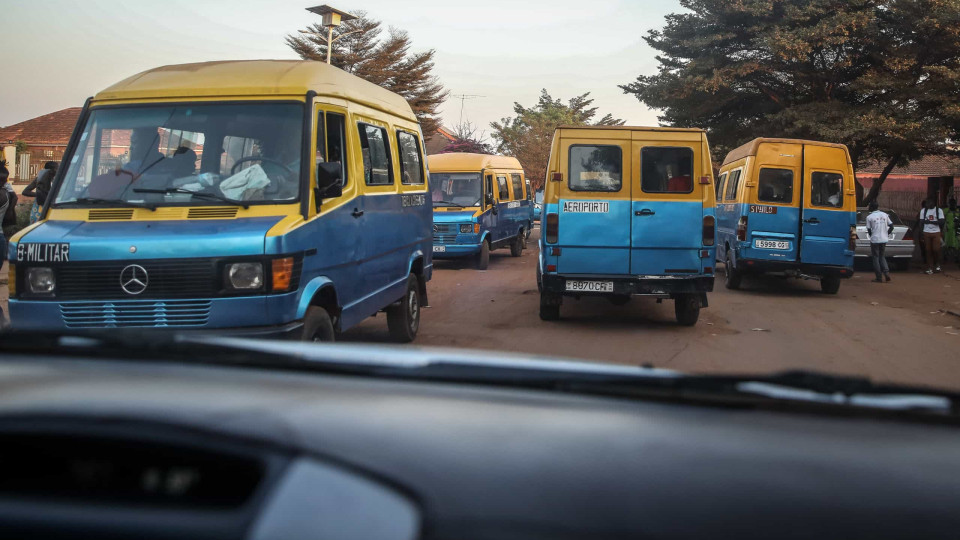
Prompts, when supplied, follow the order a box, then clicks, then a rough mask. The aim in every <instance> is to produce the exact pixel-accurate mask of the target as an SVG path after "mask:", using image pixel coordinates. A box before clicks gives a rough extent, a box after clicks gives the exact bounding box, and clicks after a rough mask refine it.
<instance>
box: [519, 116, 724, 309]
mask: <svg viewBox="0 0 960 540" xmlns="http://www.w3.org/2000/svg"><path fill="white" fill-rule="evenodd" d="M547 167H548V169H547V171H548V172H547V182H546V188H545V195H544V201H543V215H544V218H543V221H542V229H543V230H542V232H543V234H542V236H541V239H540V260H539V264H538V267H537V283H538V285H539V288H540V292H541V295H540V317H541V318H542V319H544V320H554V319H557V318H558V317H559V316H560V304H561V302H562V298H563V297H565V296H572V297H580V296H587V295H600V296H605V297H607V298H609V299H610V301H611V302H613V303H615V304H621V303H625V302H627V301H628V300H629V299H630V297H631V296H633V295H648V296H655V297H657V298H658V299H666V298H672V299H674V300H675V311H676V316H677V320H678V321H679V322H680V323H681V324H685V325H693V324H696V322H697V319H698V318H699V314H700V308H701V307H706V305H707V295H706V293H707V292H709V291H712V290H713V281H714V277H713V266H714V240H715V227H714V225H715V223H714V190H713V172H712V166H711V162H710V149H709V147H708V145H707V136H706V133H704V132H703V130H699V129H679V128H646V127H625V126H623V127H561V128H558V129H557V131H556V132H555V133H554V137H553V146H552V149H551V151H550V160H549V162H548V166H547Z"/></svg>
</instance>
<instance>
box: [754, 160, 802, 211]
mask: <svg viewBox="0 0 960 540" xmlns="http://www.w3.org/2000/svg"><path fill="white" fill-rule="evenodd" d="M757 200H759V201H763V202H775V203H791V202H793V171H791V170H790V169H766V168H763V169H760V180H759V182H758V183H757Z"/></svg>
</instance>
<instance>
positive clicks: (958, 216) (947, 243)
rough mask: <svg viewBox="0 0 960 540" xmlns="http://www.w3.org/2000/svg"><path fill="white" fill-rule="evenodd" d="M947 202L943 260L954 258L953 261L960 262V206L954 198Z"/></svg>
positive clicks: (944, 215)
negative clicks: (959, 206) (958, 206)
mask: <svg viewBox="0 0 960 540" xmlns="http://www.w3.org/2000/svg"><path fill="white" fill-rule="evenodd" d="M947 204H948V207H947V211H946V212H944V213H943V217H944V228H943V230H944V232H945V235H944V237H943V260H944V262H946V261H948V260H950V259H951V258H952V259H953V262H955V263H960V208H957V200H956V199H954V198H951V199H950V201H949V202H948V203H947Z"/></svg>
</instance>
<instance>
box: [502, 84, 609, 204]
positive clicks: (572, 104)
mask: <svg viewBox="0 0 960 540" xmlns="http://www.w3.org/2000/svg"><path fill="white" fill-rule="evenodd" d="M591 105H593V100H592V99H590V93H589V92H587V93H586V94H582V95H579V96H576V97H574V98H572V99H570V100H569V101H568V102H566V103H564V102H562V101H561V100H560V99H554V98H553V97H552V96H550V94H549V93H547V91H546V89H544V90H542V91H541V93H540V100H539V101H538V102H537V104H536V105H534V106H533V107H530V108H527V107H524V106H523V105H521V104H519V103H514V104H513V112H514V114H515V115H516V116H514V117H512V118H503V119H501V120H500V121H499V122H493V123H491V124H490V126H491V127H492V128H493V133H492V134H491V136H492V137H493V139H494V141H495V142H496V144H497V151H498V152H501V153H503V154H506V155H509V156H514V157H515V158H517V159H518V160H519V161H520V164H521V165H522V166H523V170H524V173H525V174H526V177H527V179H528V180H530V185H531V186H533V187H534V188H535V189H540V188H542V187H543V183H544V180H545V178H546V174H547V161H548V160H549V159H550V144H551V143H552V142H553V133H554V131H556V129H557V127H558V126H568V125H569V126H583V125H594V126H622V125H623V120H619V119H617V118H614V117H613V116H611V115H610V114H606V115H604V116H603V117H602V118H600V119H599V120H596V121H594V118H595V117H596V115H597V107H591Z"/></svg>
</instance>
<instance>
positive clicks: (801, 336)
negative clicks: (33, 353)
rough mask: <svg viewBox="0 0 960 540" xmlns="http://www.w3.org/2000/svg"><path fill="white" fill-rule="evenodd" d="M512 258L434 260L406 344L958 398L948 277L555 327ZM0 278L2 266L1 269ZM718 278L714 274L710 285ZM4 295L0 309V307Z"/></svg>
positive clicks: (585, 312) (959, 293)
mask: <svg viewBox="0 0 960 540" xmlns="http://www.w3.org/2000/svg"><path fill="white" fill-rule="evenodd" d="M533 240H534V239H531V242H530V249H528V250H526V251H525V252H524V254H523V256H522V257H520V258H513V257H511V256H510V253H509V251H508V250H499V251H495V252H494V253H493V254H492V256H491V260H490V268H489V270H486V271H483V272H480V271H477V270H474V269H473V268H472V265H471V264H470V263H468V262H467V261H462V262H459V261H437V263H436V271H435V272H434V279H433V281H431V282H430V285H429V292H430V304H431V307H430V308H427V309H425V310H424V312H423V320H422V324H421V330H420V335H419V337H418V338H417V342H416V343H417V345H423V346H441V347H466V348H474V349H489V350H494V351H513V352H520V353H531V354H539V355H547V356H560V357H571V358H582V359H591V360H602V361H608V362H617V363H624V364H643V363H650V364H653V365H655V366H658V367H665V368H671V369H677V370H682V371H694V372H738V371H751V372H752V371H775V370H782V369H789V368H809V369H818V370H826V371H831V372H837V373H847V374H853V375H856V374H861V375H863V374H867V375H869V376H871V377H872V378H875V379H879V380H890V381H897V382H905V383H919V384H935V385H939V386H949V387H952V388H958V389H960V335H957V334H958V333H960V318H958V317H955V316H953V315H949V314H946V313H944V312H942V311H940V310H944V311H946V310H953V311H960V271H957V270H956V269H953V270H952V273H951V269H950V268H947V270H948V273H947V274H946V275H935V276H926V275H923V274H921V273H919V272H918V271H917V270H913V271H911V272H909V273H904V272H897V273H894V275H893V277H894V281H893V282H892V283H890V284H882V285H881V284H876V283H870V279H872V274H870V273H862V272H860V273H858V274H857V275H856V277H855V278H854V279H850V280H847V281H845V282H844V283H843V285H842V286H841V288H840V293H839V294H838V295H837V296H828V295H824V294H821V293H820V290H819V285H818V284H817V283H816V282H813V281H798V280H782V279H777V278H763V279H747V280H745V282H744V287H745V290H743V291H736V292H731V291H727V290H726V289H724V287H723V285H722V283H721V281H720V280H718V282H717V288H716V290H715V292H714V293H712V294H711V295H710V296H709V301H710V307H709V308H708V309H705V310H703V311H702V312H701V318H700V323H699V324H698V325H697V326H695V327H693V328H686V327H680V326H677V325H676V323H675V322H674V315H673V303H672V302H670V301H665V302H664V303H663V304H660V305H658V304H657V303H656V302H655V301H654V300H651V299H634V300H633V301H631V302H630V303H629V304H628V305H626V306H622V307H617V306H614V305H612V304H610V303H609V302H607V301H606V300H603V299H598V298H587V299H583V300H580V301H576V300H572V299H567V300H565V303H564V306H563V308H562V310H561V317H562V319H561V320H560V321H558V322H549V323H548V322H543V321H541V320H540V319H539V317H538V316H537V309H538V295H537V289H536V280H535V267H536V247H535V242H534V241H533ZM2 276H3V278H2V279H0V283H2V282H4V281H5V280H6V268H4V270H3V274H2ZM720 277H721V278H722V274H721V276H720ZM6 296H7V290H6V285H0V305H3V307H4V308H6ZM343 339H344V340H346V341H359V342H388V341H389V338H388V335H387V330H386V319H385V317H383V316H382V315H380V316H378V317H377V318H375V319H370V320H368V321H366V322H364V323H363V324H361V325H360V326H359V327H358V328H356V329H354V330H352V331H350V332H348V333H347V334H345V335H344V336H343Z"/></svg>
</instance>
